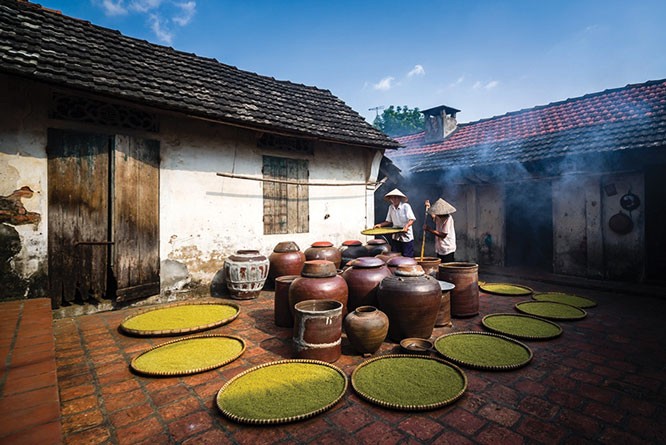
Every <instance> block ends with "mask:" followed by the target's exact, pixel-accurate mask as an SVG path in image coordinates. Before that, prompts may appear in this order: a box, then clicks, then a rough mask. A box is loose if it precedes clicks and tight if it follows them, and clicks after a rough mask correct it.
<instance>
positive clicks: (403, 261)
mask: <svg viewBox="0 0 666 445" xmlns="http://www.w3.org/2000/svg"><path fill="white" fill-rule="evenodd" d="M418 264H419V263H418V262H417V261H416V260H415V259H414V258H412V257H408V256H394V257H391V258H389V259H388V261H387V262H386V266H387V267H388V268H389V271H390V272H391V273H392V274H395V271H396V269H397V268H398V267H400V266H417V265H418Z"/></svg>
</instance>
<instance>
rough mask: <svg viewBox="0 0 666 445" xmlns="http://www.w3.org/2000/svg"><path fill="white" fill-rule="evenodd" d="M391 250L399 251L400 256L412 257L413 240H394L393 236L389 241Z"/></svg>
mask: <svg viewBox="0 0 666 445" xmlns="http://www.w3.org/2000/svg"><path fill="white" fill-rule="evenodd" d="M389 242H390V244H391V250H392V251H393V252H400V253H401V254H402V256H408V257H410V258H414V241H407V242H402V241H396V240H394V239H393V238H391V240H390V241H389Z"/></svg>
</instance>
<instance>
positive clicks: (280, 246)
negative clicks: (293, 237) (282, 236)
mask: <svg viewBox="0 0 666 445" xmlns="http://www.w3.org/2000/svg"><path fill="white" fill-rule="evenodd" d="M299 250H301V249H300V248H299V247H298V244H296V243H295V242H293V241H282V242H280V243H277V244H276V245H275V248H274V249H273V252H277V253H284V252H298V251H299Z"/></svg>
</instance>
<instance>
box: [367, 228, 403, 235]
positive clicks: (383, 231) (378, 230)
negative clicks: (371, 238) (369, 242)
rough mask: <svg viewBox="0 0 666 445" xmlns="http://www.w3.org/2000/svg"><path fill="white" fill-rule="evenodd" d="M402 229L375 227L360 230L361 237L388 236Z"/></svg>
mask: <svg viewBox="0 0 666 445" xmlns="http://www.w3.org/2000/svg"><path fill="white" fill-rule="evenodd" d="M402 231H403V229H402V227H375V228H370V229H365V230H361V235H390V234H392V233H400V232H402Z"/></svg>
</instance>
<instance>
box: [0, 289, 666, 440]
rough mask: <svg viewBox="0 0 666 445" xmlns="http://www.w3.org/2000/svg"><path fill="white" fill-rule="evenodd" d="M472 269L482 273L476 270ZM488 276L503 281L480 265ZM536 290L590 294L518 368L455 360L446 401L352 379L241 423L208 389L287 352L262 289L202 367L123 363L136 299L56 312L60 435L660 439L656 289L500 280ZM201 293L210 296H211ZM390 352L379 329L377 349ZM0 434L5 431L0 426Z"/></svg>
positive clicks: (139, 345) (488, 304)
mask: <svg viewBox="0 0 666 445" xmlns="http://www.w3.org/2000/svg"><path fill="white" fill-rule="evenodd" d="M482 278H483V277H482ZM488 281H507V280H502V279H497V277H492V279H490V277H489V278H488ZM511 282H513V283H517V284H523V285H527V286H530V287H532V288H533V289H535V290H537V291H555V290H559V291H564V292H571V293H576V294H578V295H585V296H588V297H590V298H594V299H595V300H596V301H597V302H598V306H597V307H594V308H591V309H588V310H587V311H588V316H587V318H585V319H583V320H578V321H567V322H560V324H561V325H562V327H563V329H564V333H563V335H562V336H561V337H559V338H557V339H553V340H549V341H541V342H526V343H527V344H528V345H529V346H530V348H531V349H532V351H533V353H534V358H533V360H532V362H531V363H530V364H529V365H528V366H526V367H524V368H521V369H518V370H514V371H505V372H490V371H479V370H471V369H465V372H466V374H467V377H468V388H467V391H466V393H465V395H464V396H463V397H462V398H461V399H460V400H458V401H457V402H456V403H454V404H453V405H450V406H448V407H444V408H441V409H437V410H433V411H426V412H417V413H413V412H402V411H392V410H387V409H383V408H380V407H377V406H374V405H371V404H369V403H367V402H365V401H363V400H361V399H360V398H359V397H358V396H356V395H355V394H354V392H353V389H351V386H350V388H349V390H348V392H347V394H346V395H345V397H344V398H343V399H342V401H341V402H340V403H339V404H337V405H336V406H335V407H334V408H333V409H331V410H329V411H327V412H325V413H323V414H321V415H319V416H316V417H314V418H311V419H308V420H305V421H301V422H297V423H293V424H286V425H279V426H263V427H257V426H247V425H241V424H236V423H234V422H231V421H230V420H228V419H226V418H225V417H223V416H222V415H221V414H220V413H219V412H218V410H217V408H216V406H215V404H214V398H215V394H216V393H217V391H218V390H219V389H220V388H221V387H222V386H223V385H224V383H225V382H226V381H228V380H229V379H230V378H232V377H233V376H235V375H237V374H238V373H240V372H242V371H243V370H245V369H248V368H250V367H252V366H255V365H258V364H261V363H266V362H269V361H273V360H279V359H284V358H290V357H291V356H292V345H291V330H290V329H285V328H278V327H276V326H275V325H274V323H273V310H272V308H273V299H272V297H273V294H272V293H271V292H262V295H261V296H260V297H259V298H258V299H256V300H250V301H240V302H237V303H239V304H240V305H241V315H240V316H239V318H238V319H236V320H235V321H234V322H232V323H230V324H228V325H226V326H222V327H220V328H217V329H214V330H211V331H208V332H210V333H213V332H215V333H227V334H234V335H239V336H241V337H242V338H243V339H244V340H245V341H246V343H247V350H246V352H245V353H244V354H243V356H241V357H240V358H239V359H238V360H236V361H234V362H232V363H230V364H228V365H226V366H224V367H222V368H219V369H216V370H213V371H209V372H205V373H201V374H196V375H192V376H185V377H172V378H148V377H141V376H137V375H134V374H132V373H131V372H130V370H129V367H128V364H129V362H130V360H131V359H132V357H134V356H136V355H137V354H138V353H140V352H141V351H144V350H145V349H147V348H149V347H151V346H154V345H157V344H159V343H162V342H164V341H166V340H168V339H171V338H168V339H165V338H161V339H160V338H158V339H155V338H153V339H150V338H134V337H128V336H125V335H123V334H121V333H120V332H119V331H118V325H119V324H120V322H121V321H122V319H123V318H125V317H126V316H127V315H129V314H130V313H133V312H134V311H136V309H131V308H130V309H123V310H118V311H113V312H103V313H98V314H94V315H85V316H80V317H77V318H66V319H60V320H56V321H55V322H54V324H53V325H54V332H55V338H56V351H55V354H56V360H57V369H58V374H57V378H58V386H59V397H60V404H61V406H60V408H61V422H62V438H63V442H64V443H75V444H80V443H86V444H88V443H90V444H95V443H110V444H135V443H136V444H141V443H145V444H162V443H164V444H175V443H178V444H181V443H182V444H203V443H210V444H226V443H231V444H263V443H284V444H310V443H312V444H326V443H336V444H337V443H345V444H347V443H359V444H373V443H376V444H429V443H451V444H456V443H460V444H464V443H481V444H498V443H501V444H513V443H516V444H521V443H549V444H550V443H567V444H569V443H614V442H619V443H641V444H645V443H666V410H665V409H664V408H665V406H666V354H664V352H663V351H664V344H666V343H665V340H666V330H664V329H663V327H662V324H663V323H662V318H663V316H664V314H666V300H664V299H661V298H654V297H646V296H636V295H627V294H624V293H617V292H605V291H600V290H582V289H576V288H567V287H564V286H562V285H555V284H546V283H543V282H531V281H526V280H519V281H517V280H515V279H513V280H511ZM525 299H526V298H525V297H500V296H490V295H487V294H483V293H482V294H481V297H480V314H479V315H478V316H476V317H472V318H468V319H455V318H454V319H453V324H454V325H453V328H436V329H435V332H434V333H433V338H435V337H437V336H439V335H442V334H445V333H448V332H452V331H461V330H483V328H482V326H481V325H480V320H481V318H482V316H483V315H486V314H489V313H497V312H515V311H514V309H513V305H514V304H515V303H516V302H518V301H522V300H525ZM210 300H212V299H210ZM345 340H346V339H343V356H342V357H341V358H340V360H338V361H337V362H336V363H335V365H336V366H338V367H340V368H341V369H343V370H344V371H345V372H346V373H347V375H351V372H352V371H353V370H354V368H355V367H356V366H357V365H358V364H359V363H361V362H362V361H363V360H364V359H363V358H362V357H361V356H358V355H354V352H353V350H352V349H351V347H350V346H349V345H348V344H346V342H345ZM390 352H399V346H398V345H395V344H393V343H388V342H386V343H384V344H383V346H382V348H381V349H380V351H379V352H378V353H377V354H385V353H390ZM0 443H5V442H3V440H2V439H0Z"/></svg>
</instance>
